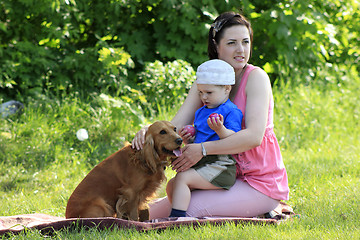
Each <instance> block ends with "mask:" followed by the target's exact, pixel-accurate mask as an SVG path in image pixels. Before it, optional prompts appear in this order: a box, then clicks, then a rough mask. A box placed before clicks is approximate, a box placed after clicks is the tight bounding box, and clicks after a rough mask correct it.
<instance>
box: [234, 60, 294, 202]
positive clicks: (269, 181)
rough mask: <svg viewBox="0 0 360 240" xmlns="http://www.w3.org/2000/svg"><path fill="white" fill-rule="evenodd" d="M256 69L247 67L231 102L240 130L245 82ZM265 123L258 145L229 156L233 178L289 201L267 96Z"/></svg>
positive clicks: (274, 197)
mask: <svg viewBox="0 0 360 240" xmlns="http://www.w3.org/2000/svg"><path fill="white" fill-rule="evenodd" d="M256 68H257V67H255V66H253V65H250V64H249V65H248V66H247V68H246V70H245V73H244V75H243V77H242V80H241V82H240V86H239V89H238V92H237V95H236V96H235V99H234V101H233V102H234V103H235V104H236V105H237V106H238V108H240V110H241V111H242V112H243V114H244V118H243V122H242V129H245V128H246V126H245V120H244V119H245V116H246V111H245V107H246V92H245V88H246V83H247V81H248V77H249V74H250V72H251V71H252V70H254V69H256ZM270 97H271V99H270V104H269V112H268V122H267V126H266V130H265V134H264V138H263V141H262V143H261V145H260V146H258V147H256V148H253V149H250V150H248V151H246V152H243V153H239V154H236V155H233V156H234V157H235V159H236V161H237V163H238V164H237V178H238V179H240V180H242V181H246V182H248V183H249V184H250V185H251V186H252V187H253V188H255V189H256V190H258V191H260V192H262V193H264V194H265V195H267V196H269V197H271V198H273V199H278V200H288V199H289V187H288V180H287V174H286V169H285V166H284V163H283V160H282V156H281V153H280V147H279V144H278V141H277V139H276V136H275V133H274V124H273V110H274V99H273V95H272V94H271V96H270Z"/></svg>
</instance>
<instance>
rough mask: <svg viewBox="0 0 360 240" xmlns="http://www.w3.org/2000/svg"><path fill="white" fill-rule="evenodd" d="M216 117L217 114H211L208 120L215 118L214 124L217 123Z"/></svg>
mask: <svg viewBox="0 0 360 240" xmlns="http://www.w3.org/2000/svg"><path fill="white" fill-rule="evenodd" d="M217 117H220V116H219V114H217V113H212V114H210V116H209V118H215V121H216V122H217V120H216V118H217Z"/></svg>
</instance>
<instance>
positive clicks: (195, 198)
mask: <svg viewBox="0 0 360 240" xmlns="http://www.w3.org/2000/svg"><path fill="white" fill-rule="evenodd" d="M252 40H253V32H252V28H251V25H250V23H249V21H248V20H247V19H245V17H243V16H242V15H240V14H236V13H233V12H226V13H223V14H221V15H220V16H219V17H218V18H216V19H215V21H214V23H213V24H212V27H211V28H210V30H209V39H208V55H209V58H210V59H221V60H224V61H226V62H228V63H229V64H230V65H231V66H232V67H233V68H234V70H235V85H234V86H233V88H232V90H231V93H230V100H231V101H232V102H234V103H235V104H236V105H237V106H238V107H239V109H240V110H241V111H242V112H243V115H244V118H243V122H242V129H243V130H241V131H239V132H237V133H235V134H233V135H231V136H229V137H227V138H225V139H221V140H218V141H211V142H206V143H203V147H204V149H203V148H202V146H201V144H188V145H186V146H185V147H184V148H183V154H182V155H181V156H180V157H179V158H177V159H176V160H175V161H174V162H173V163H172V166H173V169H174V170H176V171H177V172H181V171H186V170H187V169H189V168H190V167H191V166H193V165H194V164H196V163H197V162H198V161H200V159H201V158H202V157H203V155H215V154H217V155H218V154H233V156H234V158H235V159H236V161H237V180H236V183H235V185H234V186H233V187H232V188H230V189H229V190H195V191H193V192H192V193H191V202H190V205H189V208H188V211H187V216H190V217H204V216H234V217H254V216H257V215H261V214H264V213H267V212H270V211H271V210H273V209H275V208H276V207H277V206H278V204H279V202H280V200H287V199H288V198H289V188H288V182H287V174H286V170H285V167H284V164H283V161H282V157H281V153H280V148H279V145H278V141H277V139H276V136H275V134H274V131H273V108H274V102H273V96H272V90H271V84H270V80H269V77H268V75H267V74H266V73H265V72H264V71H263V70H262V69H260V68H258V67H255V66H253V65H250V64H248V61H249V59H250V56H251V44H252ZM200 107H201V100H200V98H199V95H198V91H197V87H196V84H193V86H192V87H191V89H190V91H189V94H188V96H187V98H186V99H185V102H184V103H183V105H182V106H181V108H180V109H179V111H178V112H177V114H176V115H175V117H174V118H173V120H172V123H173V124H174V125H175V126H177V128H178V129H182V127H183V126H185V125H187V124H192V122H193V120H194V115H195V111H196V110H197V109H198V108H200ZM146 130H147V128H146V127H145V128H143V129H141V130H140V131H139V132H138V133H137V134H136V136H135V138H134V140H133V143H132V144H133V147H134V148H135V147H136V148H138V149H139V148H141V147H142V144H143V142H144V135H145V132H146ZM171 184H173V181H172V180H170V181H169V183H168V186H170V187H171ZM170 210H171V205H170V203H169V201H168V199H167V198H163V199H160V200H159V201H157V202H155V203H153V204H152V205H151V206H150V218H151V219H154V218H161V217H168V216H169V213H170Z"/></svg>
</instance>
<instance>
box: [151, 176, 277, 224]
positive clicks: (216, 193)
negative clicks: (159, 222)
mask: <svg viewBox="0 0 360 240" xmlns="http://www.w3.org/2000/svg"><path fill="white" fill-rule="evenodd" d="M278 204H279V201H278V200H275V199H272V198H270V197H268V196H266V195H265V194H262V193H261V192H259V191H257V190H255V189H254V188H252V187H251V186H250V185H249V184H248V183H246V182H243V181H241V180H236V182H235V185H234V186H233V187H232V188H230V189H229V190H195V191H193V192H192V193H191V200H190V205H189V208H188V210H187V216H190V217H205V216H207V217H212V216H216V217H255V216H258V215H261V214H264V213H267V212H270V211H271V210H273V209H275V208H276V207H277V206H278ZM170 210H171V204H170V202H169V201H168V199H167V198H166V197H165V198H162V199H159V200H158V201H156V202H154V203H151V204H150V219H154V218H163V217H168V216H169V214H170Z"/></svg>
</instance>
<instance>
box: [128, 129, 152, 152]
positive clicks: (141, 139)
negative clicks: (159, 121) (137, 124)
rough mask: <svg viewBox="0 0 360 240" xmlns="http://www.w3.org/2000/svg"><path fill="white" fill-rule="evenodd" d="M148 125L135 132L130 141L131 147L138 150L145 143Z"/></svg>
mask: <svg viewBox="0 0 360 240" xmlns="http://www.w3.org/2000/svg"><path fill="white" fill-rule="evenodd" d="M148 128H149V126H145V127H143V128H141V129H140V130H139V131H138V132H137V133H136V134H135V137H134V139H133V140H132V142H131V146H132V148H136V150H140V149H142V148H143V146H144V143H145V134H146V132H147V130H148Z"/></svg>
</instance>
